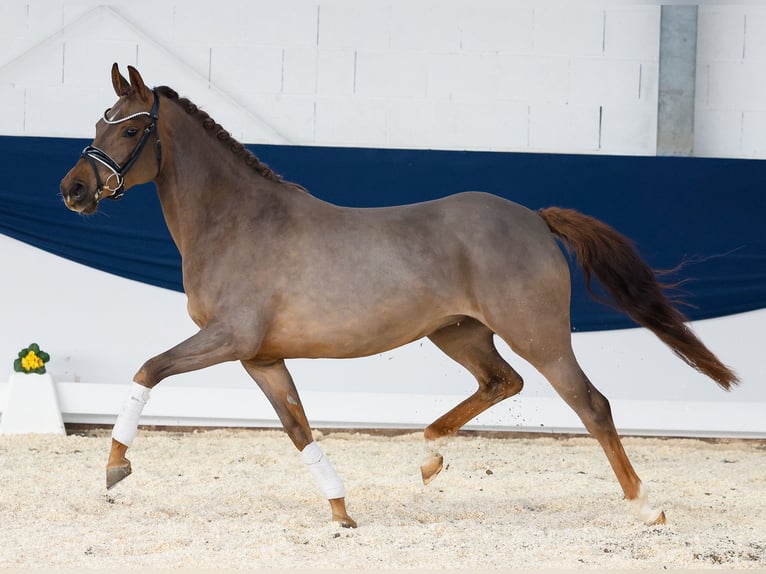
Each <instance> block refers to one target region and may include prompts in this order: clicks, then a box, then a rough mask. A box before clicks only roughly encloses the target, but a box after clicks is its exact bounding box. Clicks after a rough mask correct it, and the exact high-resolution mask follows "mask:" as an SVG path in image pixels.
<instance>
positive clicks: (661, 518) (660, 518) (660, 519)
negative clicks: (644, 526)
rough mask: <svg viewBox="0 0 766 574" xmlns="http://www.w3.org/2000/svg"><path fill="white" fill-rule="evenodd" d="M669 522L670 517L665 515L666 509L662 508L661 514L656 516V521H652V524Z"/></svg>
mask: <svg viewBox="0 0 766 574" xmlns="http://www.w3.org/2000/svg"><path fill="white" fill-rule="evenodd" d="M667 523H668V519H667V517H666V516H665V511H664V510H661V511H660V515H659V516H658V517H657V518H656V520H655V521H654V522H652V524H667Z"/></svg>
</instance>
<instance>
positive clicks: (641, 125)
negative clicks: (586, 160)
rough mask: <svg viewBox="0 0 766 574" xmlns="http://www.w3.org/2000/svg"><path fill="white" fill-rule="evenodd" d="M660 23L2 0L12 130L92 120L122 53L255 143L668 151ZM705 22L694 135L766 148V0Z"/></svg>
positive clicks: (490, 11) (86, 128) (324, 4)
mask: <svg viewBox="0 0 766 574" xmlns="http://www.w3.org/2000/svg"><path fill="white" fill-rule="evenodd" d="M659 27H660V7H659V6H656V5H644V4H638V3H637V4H635V5H631V4H624V3H604V4H603V5H600V4H598V3H573V4H571V5H570V4H567V3H563V2H562V3H558V2H554V3H549V2H542V3H541V2H533V1H531V0H527V1H524V0H478V1H477V0H471V1H469V0H376V1H374V2H373V1H358V0H289V1H285V2H271V1H267V0H222V1H220V2H216V3H215V4H212V3H210V2H202V1H184V2H174V1H167V0H132V1H130V2H114V1H113V2H103V0H77V1H76V2H75V1H73V0H4V1H3V2H2V3H0V98H1V99H2V102H3V106H2V108H1V109H0V133H2V134H7V135H44V136H47V135H56V136H79V137H90V136H91V135H92V125H93V123H94V121H95V115H94V114H95V113H97V112H95V111H94V110H100V109H101V108H103V107H105V106H106V105H108V104H109V103H110V102H111V101H112V99H113V96H112V94H111V90H110V87H109V84H108V69H109V65H110V64H111V63H112V62H113V61H119V62H120V63H122V64H123V65H126V64H133V65H137V66H138V67H139V69H140V70H141V71H142V72H143V73H144V75H145V76H146V78H147V81H149V82H151V83H157V84H160V83H164V84H170V85H172V86H174V87H176V88H177V89H178V90H179V91H180V92H182V93H183V94H185V95H188V96H190V97H191V98H192V99H193V100H195V101H196V102H197V103H199V104H200V105H204V106H206V107H207V108H208V110H209V111H210V112H211V114H213V115H214V117H216V119H218V120H219V121H220V122H221V123H222V124H223V125H224V126H225V127H227V129H229V130H230V131H232V133H234V134H235V136H237V137H238V138H240V139H242V140H244V141H245V142H250V143H258V142H266V143H293V144H307V145H312V144H316V145H348V146H369V147H406V148H436V149H482V150H519V151H551V152H578V153H605V154H638V155H652V154H654V153H655V151H656V131H657V130H656V123H657V119H656V118H657V88H658V86H657V83H658V66H659V63H658V54H659ZM698 36H699V38H698V65H697V97H696V133H695V153H696V154H697V155H706V156H707V155H717V156H733V157H764V155H766V129H763V128H764V127H766V97H763V96H764V95H766V80H764V79H763V78H764V74H763V73H762V70H763V69H764V64H765V63H766V6H762V5H758V4H756V3H751V4H748V5H744V6H738V7H730V6H728V5H721V6H719V5H708V4H706V5H703V6H700V9H699V34H698ZM64 109H65V110H66V113H62V112H63V111H64Z"/></svg>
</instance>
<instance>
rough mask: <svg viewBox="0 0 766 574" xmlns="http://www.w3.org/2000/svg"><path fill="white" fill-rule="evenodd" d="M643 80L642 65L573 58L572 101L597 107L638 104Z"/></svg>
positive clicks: (571, 70) (571, 75)
mask: <svg viewBox="0 0 766 574" xmlns="http://www.w3.org/2000/svg"><path fill="white" fill-rule="evenodd" d="M641 80H642V78H641V65H640V64H639V63H638V62H635V61H629V60H606V59H602V58H573V59H572V61H571V68H570V98H571V100H570V101H571V102H572V103H575V104H597V105H598V104H607V103H612V104H615V103H632V102H637V101H638V99H639V89H640V82H641Z"/></svg>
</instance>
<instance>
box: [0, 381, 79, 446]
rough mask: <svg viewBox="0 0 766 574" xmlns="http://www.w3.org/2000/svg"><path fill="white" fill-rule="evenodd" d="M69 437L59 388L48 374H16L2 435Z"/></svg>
mask: <svg viewBox="0 0 766 574" xmlns="http://www.w3.org/2000/svg"><path fill="white" fill-rule="evenodd" d="M27 433H34V434H59V435H66V430H65V428H64V421H63V419H62V418H61V410H60V408H59V400H58V393H57V391H56V384H55V383H54V382H53V378H52V377H51V375H50V374H49V373H43V374H41V375H39V374H35V373H31V374H27V373H13V374H12V375H11V377H10V379H9V386H8V399H7V405H6V407H5V410H4V411H3V414H2V417H0V435H13V434H27Z"/></svg>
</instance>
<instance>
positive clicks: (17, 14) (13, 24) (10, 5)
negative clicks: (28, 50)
mask: <svg viewBox="0 0 766 574" xmlns="http://www.w3.org/2000/svg"><path fill="white" fill-rule="evenodd" d="M28 12H29V5H28V4H27V3H26V2H18V1H16V0H6V1H5V2H0V36H22V35H23V33H22V32H23V31H25V30H26V29H27V25H28V24H27V22H28V18H27V14H28Z"/></svg>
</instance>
